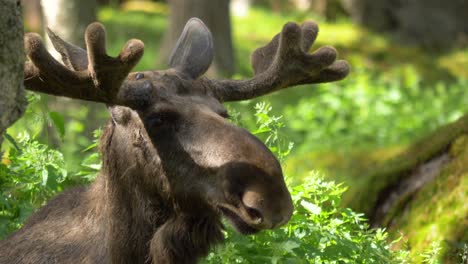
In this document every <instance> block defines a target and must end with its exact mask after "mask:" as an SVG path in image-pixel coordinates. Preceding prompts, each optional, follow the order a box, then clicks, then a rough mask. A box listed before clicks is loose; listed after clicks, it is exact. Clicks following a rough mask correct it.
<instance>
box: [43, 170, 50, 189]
mask: <svg viewBox="0 0 468 264" xmlns="http://www.w3.org/2000/svg"><path fill="white" fill-rule="evenodd" d="M48 178H49V171H48V170H47V169H46V168H44V169H43V170H42V186H46V185H47V179H48Z"/></svg>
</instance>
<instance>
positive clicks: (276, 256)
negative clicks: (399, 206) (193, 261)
mask: <svg viewBox="0 0 468 264" xmlns="http://www.w3.org/2000/svg"><path fill="white" fill-rule="evenodd" d="M291 190H292V191H291V194H292V197H293V200H294V205H295V208H296V210H295V212H294V215H293V217H292V219H291V220H290V221H289V223H288V224H287V225H286V226H284V227H282V228H280V229H278V230H274V231H268V232H262V233H259V234H257V235H253V236H242V235H239V234H237V233H236V232H234V231H233V230H232V229H231V228H227V230H226V237H227V241H226V243H225V245H224V246H222V247H219V248H218V249H217V250H216V251H215V252H212V253H211V254H210V255H209V256H208V258H207V259H206V260H205V263H404V261H405V258H406V256H407V255H405V254H404V252H393V251H392V250H390V243H388V242H387V233H386V232H385V230H383V229H376V230H369V226H368V225H367V223H366V220H365V219H364V218H363V215H362V214H359V213H355V212H353V211H352V210H351V209H345V208H341V207H339V204H340V200H341V195H342V193H343V192H344V191H345V190H346V188H345V187H343V186H342V185H341V184H335V183H334V182H327V181H325V180H324V179H323V177H322V176H321V175H320V174H318V173H317V172H312V173H311V174H310V175H309V176H308V177H306V178H305V179H304V181H303V183H302V184H301V185H298V186H295V187H293V188H292V189H291Z"/></svg>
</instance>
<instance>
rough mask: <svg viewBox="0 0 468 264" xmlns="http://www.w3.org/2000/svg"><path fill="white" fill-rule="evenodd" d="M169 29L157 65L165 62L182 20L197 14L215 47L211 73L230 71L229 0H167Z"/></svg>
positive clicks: (181, 25)
mask: <svg viewBox="0 0 468 264" xmlns="http://www.w3.org/2000/svg"><path fill="white" fill-rule="evenodd" d="M169 6H170V10H171V13H170V17H169V22H170V24H169V28H168V29H167V30H166V33H165V36H164V41H163V45H162V48H161V51H160V57H159V59H158V60H159V61H158V64H164V65H165V64H166V63H167V60H168V57H169V55H170V53H171V51H172V49H173V48H174V46H175V44H176V42H177V39H178V38H179V36H180V33H181V32H182V30H183V28H184V26H185V23H186V22H187V20H188V19H190V18H191V17H198V18H200V19H201V20H203V22H204V23H205V24H206V25H207V26H208V28H209V29H210V31H211V33H212V34H213V42H214V47H215V55H214V64H213V65H212V67H211V68H210V70H209V74H211V75H224V76H229V75H231V74H233V73H234V51H233V46H232V37H231V21H230V16H229V0H191V1H185V0H170V1H169ZM213 66H214V68H213Z"/></svg>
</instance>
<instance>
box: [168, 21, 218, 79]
mask: <svg viewBox="0 0 468 264" xmlns="http://www.w3.org/2000/svg"><path fill="white" fill-rule="evenodd" d="M212 61H213V37H212V36H211V32H210V30H209V29H208V28H207V27H206V26H205V24H204V23H203V22H202V21H201V20H200V19H198V18H191V19H190V20H189V21H188V22H187V24H186V25H185V27H184V31H182V34H181V35H180V37H179V40H178V41H177V44H176V47H175V48H174V50H173V51H172V54H171V56H170V58H169V66H170V67H172V68H175V69H177V70H179V71H181V72H183V73H185V74H187V75H189V76H190V77H192V78H193V79H196V78H198V77H200V76H201V75H202V74H203V73H205V72H206V71H207V70H208V68H209V67H210V65H211V62H212Z"/></svg>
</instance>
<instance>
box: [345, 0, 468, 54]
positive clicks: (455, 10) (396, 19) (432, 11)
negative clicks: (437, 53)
mask: <svg viewBox="0 0 468 264" xmlns="http://www.w3.org/2000/svg"><path fill="white" fill-rule="evenodd" d="M342 1H343V2H344V3H345V5H346V6H347V9H348V11H349V12H350V13H351V16H352V17H353V19H354V20H355V21H357V22H359V23H361V24H363V25H365V26H368V27H370V28H372V29H374V30H377V31H386V32H393V33H396V34H398V35H399V36H400V37H401V38H402V39H403V40H406V41H408V42H411V43H415V44H418V45H421V46H423V47H425V48H428V49H430V50H441V49H446V48H450V47H452V46H453V45H454V44H455V43H462V44H466V40H467V37H468V23H466V19H467V17H468V1H466V0H452V1H440V0H411V1H409V0H342Z"/></svg>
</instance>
